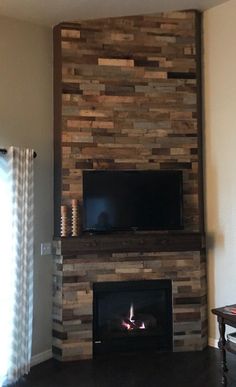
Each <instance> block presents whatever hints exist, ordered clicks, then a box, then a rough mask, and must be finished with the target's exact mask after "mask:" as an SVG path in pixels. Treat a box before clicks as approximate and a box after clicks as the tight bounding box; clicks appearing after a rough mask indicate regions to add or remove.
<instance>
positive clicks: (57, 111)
mask: <svg viewBox="0 0 236 387" xmlns="http://www.w3.org/2000/svg"><path fill="white" fill-rule="evenodd" d="M53 44H54V48H53V69H54V72H53V93H54V236H60V205H61V193H62V178H61V177H62V144H61V130H62V128H61V124H62V123H61V118H62V101H61V98H62V55H61V25H57V26H55V27H54V29H53Z"/></svg>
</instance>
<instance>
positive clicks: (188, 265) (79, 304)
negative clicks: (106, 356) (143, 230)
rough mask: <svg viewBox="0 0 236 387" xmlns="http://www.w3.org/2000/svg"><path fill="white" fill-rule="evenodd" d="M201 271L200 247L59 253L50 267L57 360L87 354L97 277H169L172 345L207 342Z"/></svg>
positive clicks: (183, 346)
mask: <svg viewBox="0 0 236 387" xmlns="http://www.w3.org/2000/svg"><path fill="white" fill-rule="evenodd" d="M59 243H60V242H59ZM59 252H60V249H59V251H58V253H59ZM205 273H206V267H205V259H204V256H201V253H200V252H191V251H189V252H179V253H176V252H165V253H164V252H150V253H139V252H133V253H113V254H104V253H103V254H101V253H100V254H99V253H97V254H85V255H83V254H77V255H76V254H71V253H70V254H65V255H64V256H63V257H62V256H60V255H58V256H57V257H56V261H55V272H54V312H53V319H54V320H53V336H54V338H53V353H54V356H55V357H56V358H57V359H60V360H79V359H86V358H91V357H92V335H93V332H92V321H93V313H92V311H93V283H94V282H101V281H102V282H104V281H132V280H149V279H171V280H172V286H173V321H174V324H173V336H174V351H187V350H200V349H203V348H204V347H205V346H206V343H207V339H206V338H207V335H206V328H207V324H206V319H207V317H206V278H205Z"/></svg>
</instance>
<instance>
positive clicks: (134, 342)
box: [93, 280, 173, 356]
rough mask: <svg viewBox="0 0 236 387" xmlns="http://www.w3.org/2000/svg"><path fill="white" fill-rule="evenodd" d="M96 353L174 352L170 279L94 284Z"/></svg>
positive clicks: (94, 352) (94, 349)
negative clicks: (150, 350) (141, 350)
mask: <svg viewBox="0 0 236 387" xmlns="http://www.w3.org/2000/svg"><path fill="white" fill-rule="evenodd" d="M93 294H94V297H93V354H94V355H95V356H96V355H98V354H102V353H109V352H115V351H122V352H124V351H125V352H126V351H132V350H140V349H155V350H163V351H172V348H173V327H172V325H173V322H172V283H171V281H170V280H145V281H122V282H99V283H94V284H93Z"/></svg>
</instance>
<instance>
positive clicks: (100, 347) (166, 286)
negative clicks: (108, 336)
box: [93, 279, 173, 357]
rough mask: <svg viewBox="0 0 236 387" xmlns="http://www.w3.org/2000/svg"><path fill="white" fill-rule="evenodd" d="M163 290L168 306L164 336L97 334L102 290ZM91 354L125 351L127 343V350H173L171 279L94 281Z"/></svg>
mask: <svg viewBox="0 0 236 387" xmlns="http://www.w3.org/2000/svg"><path fill="white" fill-rule="evenodd" d="M158 289H162V290H164V291H165V297H166V301H167V304H168V306H169V308H168V311H167V313H168V319H167V326H166V336H165V337H158V336H156V337H150V338H148V337H147V336H144V337H143V338H142V337H139V340H138V341H137V339H136V340H134V338H133V337H129V338H127V339H126V340H120V339H119V340H117V339H112V340H109V341H108V340H104V339H103V340H101V337H100V336H99V334H98V322H97V321H98V298H99V294H101V293H102V292H110V291H111V292H121V291H132V290H134V291H137V290H138V291H142V290H158ZM93 294H94V296H93V356H94V357H96V356H97V355H99V354H104V353H109V352H124V351H125V352H126V351H127V349H126V348H125V347H126V344H127V343H128V346H127V347H129V351H138V350H147V349H151V350H155V351H173V296H172V281H171V280H166V279H158V280H139V281H119V282H96V283H94V284H93Z"/></svg>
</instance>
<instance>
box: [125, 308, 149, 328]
mask: <svg viewBox="0 0 236 387" xmlns="http://www.w3.org/2000/svg"><path fill="white" fill-rule="evenodd" d="M121 325H122V327H123V328H125V329H127V330H128V331H132V330H134V329H146V327H145V323H144V322H143V321H141V322H140V321H136V320H135V317H134V306H133V304H131V305H130V308H129V316H128V317H127V318H126V319H124V320H122V323H121Z"/></svg>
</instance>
